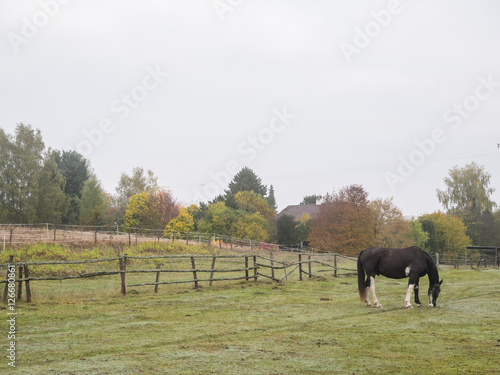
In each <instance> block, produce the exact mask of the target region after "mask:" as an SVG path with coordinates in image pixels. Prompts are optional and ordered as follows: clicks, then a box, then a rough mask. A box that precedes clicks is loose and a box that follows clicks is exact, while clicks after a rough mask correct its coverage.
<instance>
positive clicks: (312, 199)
mask: <svg viewBox="0 0 500 375" xmlns="http://www.w3.org/2000/svg"><path fill="white" fill-rule="evenodd" d="M321 198H323V197H322V196H321V195H319V194H314V195H306V196H305V197H304V198H303V199H302V202H300V204H316V202H317V201H318V199H321Z"/></svg>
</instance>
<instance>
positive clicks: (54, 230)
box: [54, 228, 57, 242]
mask: <svg viewBox="0 0 500 375" xmlns="http://www.w3.org/2000/svg"><path fill="white" fill-rule="evenodd" d="M56 231H57V229H56V228H54V242H56Z"/></svg>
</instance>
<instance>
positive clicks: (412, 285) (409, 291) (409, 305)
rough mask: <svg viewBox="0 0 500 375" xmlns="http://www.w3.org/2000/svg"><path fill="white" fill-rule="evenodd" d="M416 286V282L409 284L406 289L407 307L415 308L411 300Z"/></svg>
mask: <svg viewBox="0 0 500 375" xmlns="http://www.w3.org/2000/svg"><path fill="white" fill-rule="evenodd" d="M414 288H415V284H410V285H408V290H407V291H406V298H405V305H406V308H407V309H411V308H413V306H412V305H411V302H410V298H411V294H412V293H413V289H414Z"/></svg>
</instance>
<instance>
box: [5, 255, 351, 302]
mask: <svg viewBox="0 0 500 375" xmlns="http://www.w3.org/2000/svg"><path fill="white" fill-rule="evenodd" d="M317 256H319V257H322V256H330V257H333V260H334V262H333V265H332V264H330V263H328V262H326V261H319V260H316V259H314V258H315V257H317ZM338 256H340V255H338V254H298V261H289V262H287V261H280V260H278V259H275V258H274V256H273V254H272V253H270V256H269V258H267V257H264V256H260V255H157V256H142V257H141V256H127V255H120V256H117V257H113V258H104V259H91V260H81V261H40V262H14V259H13V256H11V257H10V258H9V263H6V264H0V269H1V268H6V267H7V268H8V269H12V267H17V268H18V269H19V271H18V273H17V274H16V275H15V276H16V277H15V278H14V281H13V282H14V284H15V283H17V284H18V294H17V297H18V299H19V300H20V299H21V298H22V283H23V282H24V283H25V290H26V298H27V302H31V289H30V282H34V281H37V282H38V281H49V280H71V279H80V278H94V277H101V276H112V275H120V289H121V294H122V295H126V294H127V288H129V287H140V286H154V291H155V292H158V286H159V285H168V284H183V283H193V284H194V288H199V287H200V283H205V282H208V283H209V286H212V284H213V282H222V281H235V280H246V281H250V280H251V279H253V281H254V282H257V281H258V278H259V277H262V278H266V279H270V280H273V281H275V282H283V281H284V280H288V277H289V276H290V275H292V274H293V273H294V272H295V271H296V270H297V269H298V270H299V280H301V281H302V280H303V274H305V275H307V276H308V277H309V278H311V277H313V269H312V267H313V265H316V269H315V270H314V272H316V273H319V272H327V271H330V272H331V271H334V276H338V272H339V271H341V270H342V271H346V272H347V273H352V272H354V273H355V272H356V270H353V269H346V268H339V267H337V257H338ZM306 257H307V258H306ZM305 258H306V259H305ZM155 259H159V260H162V261H167V260H176V261H180V260H189V261H190V267H189V266H186V268H168V267H165V265H164V264H155V265H154V268H150V269H143V268H140V269H133V268H131V266H133V263H131V261H146V262H147V261H151V260H155ZM210 260H211V266H210V267H208V268H205V267H200V266H199V263H201V262H206V261H210ZM224 260H227V261H228V262H230V264H229V266H227V264H225V265H226V266H227V267H224V264H223V262H224ZM116 261H118V269H115V270H112V269H111V270H102V271H101V270H98V271H94V272H83V273H80V274H77V275H63V276H43V275H42V276H30V268H32V267H33V266H45V265H79V264H95V263H103V262H116ZM235 261H241V267H239V266H237V265H236V266H234V265H232V264H233V263H234V262H235ZM231 262H232V263H231ZM250 262H251V263H252V264H250ZM216 264H217V265H218V267H216ZM115 265H116V263H115ZM318 266H320V267H327V269H326V270H324V269H318ZM266 270H267V272H266ZM268 272H270V274H269V273H268ZM280 272H282V273H283V276H282V277H281V278H279V277H278V276H277V274H278V273H280ZM251 273H252V274H251ZM127 274H129V275H133V274H145V275H148V274H154V275H155V279H152V280H151V281H150V282H140V283H130V284H127V282H126V275H127ZM161 274H178V275H189V274H191V275H192V276H191V278H186V279H182V280H177V279H170V280H162V281H160V277H161ZM200 274H209V277H208V278H200ZM224 274H226V275H227V276H225V277H224V276H223V275H224ZM218 275H220V276H218ZM153 280H154V281H153ZM1 283H5V291H4V295H3V300H4V301H6V298H7V286H8V284H9V287H11V285H10V283H12V278H11V279H9V277H8V273H7V277H6V278H5V279H4V280H0V284H1Z"/></svg>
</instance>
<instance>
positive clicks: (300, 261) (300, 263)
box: [299, 254, 302, 281]
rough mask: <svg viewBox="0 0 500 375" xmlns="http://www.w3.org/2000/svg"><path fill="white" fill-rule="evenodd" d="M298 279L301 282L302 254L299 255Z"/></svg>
mask: <svg viewBox="0 0 500 375" xmlns="http://www.w3.org/2000/svg"><path fill="white" fill-rule="evenodd" d="M299 279H300V281H302V254H299Z"/></svg>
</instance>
